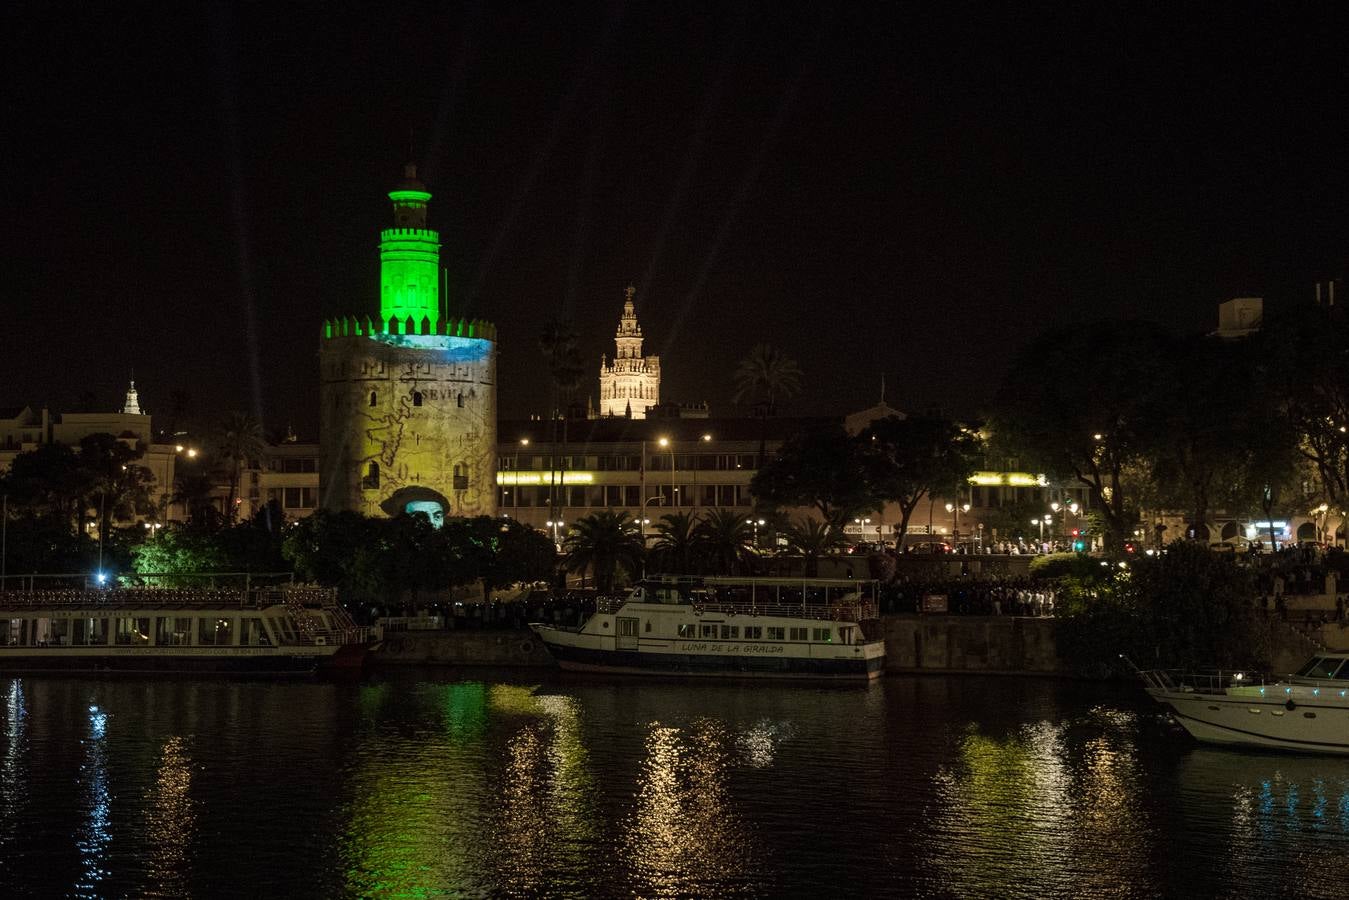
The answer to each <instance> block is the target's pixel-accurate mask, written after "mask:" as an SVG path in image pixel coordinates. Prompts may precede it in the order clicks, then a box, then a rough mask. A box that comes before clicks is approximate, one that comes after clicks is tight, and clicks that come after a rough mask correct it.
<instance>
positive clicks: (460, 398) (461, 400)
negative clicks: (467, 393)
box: [459, 392, 464, 409]
mask: <svg viewBox="0 0 1349 900" xmlns="http://www.w3.org/2000/svg"><path fill="white" fill-rule="evenodd" d="M459 408H460V409H463V408H464V395H463V393H462V392H461V393H460V394H459Z"/></svg>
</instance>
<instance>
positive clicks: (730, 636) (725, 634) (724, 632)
mask: <svg viewBox="0 0 1349 900" xmlns="http://www.w3.org/2000/svg"><path fill="white" fill-rule="evenodd" d="M721 639H722V640H723V641H734V640H739V639H740V626H739V625H723V626H721Z"/></svg>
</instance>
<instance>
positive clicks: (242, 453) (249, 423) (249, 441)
mask: <svg viewBox="0 0 1349 900" xmlns="http://www.w3.org/2000/svg"><path fill="white" fill-rule="evenodd" d="M207 444H208V446H209V447H210V450H211V454H212V456H214V457H215V459H216V461H217V462H219V463H220V464H222V465H224V466H225V467H226V471H227V473H228V477H229V485H230V489H229V495H228V498H227V499H226V501H225V518H226V520H227V521H229V522H231V523H233V522H234V520H235V518H236V517H237V515H238V510H237V509H236V504H235V502H234V501H235V498H236V497H237V496H238V495H239V479H240V477H242V474H243V468H244V464H245V463H247V462H248V461H249V460H255V459H258V458H260V457H261V456H262V454H263V451H264V450H266V449H267V443H266V441H265V440H263V436H262V423H261V422H259V421H258V420H257V419H255V418H254V417H253V416H250V415H249V414H248V413H241V412H234V413H230V414H229V415H228V416H226V417H225V419H224V420H222V421H220V422H218V423H216V425H215V427H214V428H213V429H212V430H211V433H210V436H209V438H208V441H207Z"/></svg>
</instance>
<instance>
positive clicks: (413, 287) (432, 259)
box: [379, 163, 440, 333]
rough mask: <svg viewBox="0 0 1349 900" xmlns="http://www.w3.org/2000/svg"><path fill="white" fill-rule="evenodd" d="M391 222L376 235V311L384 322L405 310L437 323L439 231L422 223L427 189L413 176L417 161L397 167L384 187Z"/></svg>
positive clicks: (405, 314) (404, 315)
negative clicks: (398, 172) (395, 177)
mask: <svg viewBox="0 0 1349 900" xmlns="http://www.w3.org/2000/svg"><path fill="white" fill-rule="evenodd" d="M389 199H390V200H392V201H393V221H394V227H392V228H386V229H385V230H384V231H381V232H380V235H379V313H380V318H382V319H383V320H384V321H385V322H387V321H389V319H391V318H397V319H399V320H400V321H402V320H406V319H407V318H408V317H409V316H411V317H412V318H413V319H415V320H416V321H417V322H418V323H420V322H421V321H422V319H429V320H430V321H431V332H432V333H434V332H435V330H436V328H437V327H438V325H439V323H440V235H439V234H437V233H436V232H434V231H432V230H431V229H429V228H427V227H426V205H427V203H428V202H429V201H430V200H431V193H430V192H429V191H428V190H427V189H426V185H424V184H422V183H421V182H420V181H418V180H417V167H416V166H415V165H414V164H412V163H408V164H407V165H406V166H404V167H403V180H402V182H401V183H400V184H399V185H398V187H397V189H395V190H392V191H390V192H389Z"/></svg>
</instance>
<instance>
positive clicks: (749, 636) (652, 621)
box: [530, 575, 885, 681]
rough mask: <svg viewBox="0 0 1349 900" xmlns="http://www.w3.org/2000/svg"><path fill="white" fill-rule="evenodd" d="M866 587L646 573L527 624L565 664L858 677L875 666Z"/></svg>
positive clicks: (877, 653)
mask: <svg viewBox="0 0 1349 900" xmlns="http://www.w3.org/2000/svg"><path fill="white" fill-rule="evenodd" d="M864 589H866V590H869V592H870V597H866V596H864V595H863V592H864ZM875 590H876V585H875V583H874V582H858V581H855V580H852V579H846V580H845V579H829V578H805V579H801V578H798V579H792V580H780V579H763V578H689V577H683V576H668V575H667V576H652V577H650V578H647V579H644V580H643V581H641V582H639V583H638V584H637V585H636V586H634V587H633V589H632V591H631V592H630V593H629V594H628V596H627V597H626V598H624V599H621V600H617V599H616V600H603V599H602V600H600V601H599V602H598V604H597V606H596V611H595V613H594V614H593V615H591V616H590V617H589V618H588V619H586V620H585V622H583V623H582V624H581V625H579V626H577V627H573V628H565V627H559V626H556V625H546V624H542V623H534V624H531V625H530V627H531V628H533V629H534V631H535V632H536V633H537V634H538V635H539V637H540V639H542V640H543V642H544V644H545V645H546V646H547V647H548V650H549V652H550V653H552V655H553V658H554V659H556V660H557V662H558V665H559V666H561V667H562V668H563V669H569V670H572V671H586V672H616V673H628V674H659V675H721V676H763V677H778V678H827V679H858V680H863V681H865V680H867V679H871V678H875V677H877V676H879V675H880V674H881V671H882V669H883V668H884V665H885V641H884V640H883V639H882V638H881V636H880V628H879V621H878V615H877V604H876V598H875Z"/></svg>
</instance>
